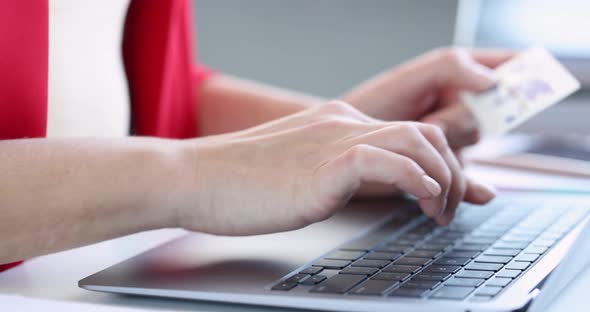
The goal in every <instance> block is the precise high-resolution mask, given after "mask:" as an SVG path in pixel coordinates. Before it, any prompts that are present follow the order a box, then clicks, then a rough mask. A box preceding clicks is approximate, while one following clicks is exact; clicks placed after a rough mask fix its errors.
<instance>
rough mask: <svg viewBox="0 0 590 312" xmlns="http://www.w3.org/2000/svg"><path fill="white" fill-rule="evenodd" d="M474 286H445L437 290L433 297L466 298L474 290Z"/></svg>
mask: <svg viewBox="0 0 590 312" xmlns="http://www.w3.org/2000/svg"><path fill="white" fill-rule="evenodd" d="M474 289H475V288H473V287H458V286H443V287H441V288H440V289H439V290H437V291H436V292H435V293H434V294H433V295H432V296H431V298H436V299H452V300H462V299H465V298H466V297H467V296H469V294H470V293H471V292H472V291H473V290H474Z"/></svg>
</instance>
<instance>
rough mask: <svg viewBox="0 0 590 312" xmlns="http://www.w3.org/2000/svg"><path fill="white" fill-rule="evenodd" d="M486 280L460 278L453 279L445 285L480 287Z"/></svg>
mask: <svg viewBox="0 0 590 312" xmlns="http://www.w3.org/2000/svg"><path fill="white" fill-rule="evenodd" d="M484 281H485V280H484V279H481V278H460V277H453V278H451V279H450V280H448V281H447V282H446V283H445V285H447V286H466V287H479V286H480V285H481V284H483V282H484Z"/></svg>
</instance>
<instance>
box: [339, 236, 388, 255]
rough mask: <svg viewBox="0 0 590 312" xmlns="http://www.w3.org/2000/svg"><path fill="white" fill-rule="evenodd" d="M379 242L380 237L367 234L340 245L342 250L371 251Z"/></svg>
mask: <svg viewBox="0 0 590 312" xmlns="http://www.w3.org/2000/svg"><path fill="white" fill-rule="evenodd" d="M378 243H379V238H377V237H373V236H365V237H361V238H359V239H356V240H353V241H352V242H348V243H346V244H344V245H342V246H340V250H347V251H369V250H371V249H373V248H374V247H375V245H377V244H378Z"/></svg>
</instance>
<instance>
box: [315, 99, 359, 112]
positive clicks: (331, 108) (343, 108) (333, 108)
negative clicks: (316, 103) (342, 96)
mask: <svg viewBox="0 0 590 312" xmlns="http://www.w3.org/2000/svg"><path fill="white" fill-rule="evenodd" d="M322 108H323V109H324V111H326V112H329V113H332V114H339V115H347V114H348V113H350V112H351V111H352V109H353V108H352V106H350V104H347V103H345V102H343V101H330V102H328V103H325V104H324V105H322Z"/></svg>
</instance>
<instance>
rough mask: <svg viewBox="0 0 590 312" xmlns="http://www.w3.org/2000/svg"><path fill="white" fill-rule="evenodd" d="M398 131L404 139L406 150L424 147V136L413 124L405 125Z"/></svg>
mask: <svg viewBox="0 0 590 312" xmlns="http://www.w3.org/2000/svg"><path fill="white" fill-rule="evenodd" d="M398 131H400V132H401V135H402V137H403V138H404V141H405V146H406V148H408V149H411V150H416V149H419V148H421V147H423V146H424V136H423V135H422V132H420V129H418V127H417V126H416V125H415V124H413V123H406V124H404V125H402V126H401V127H400V128H399V130H398Z"/></svg>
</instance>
